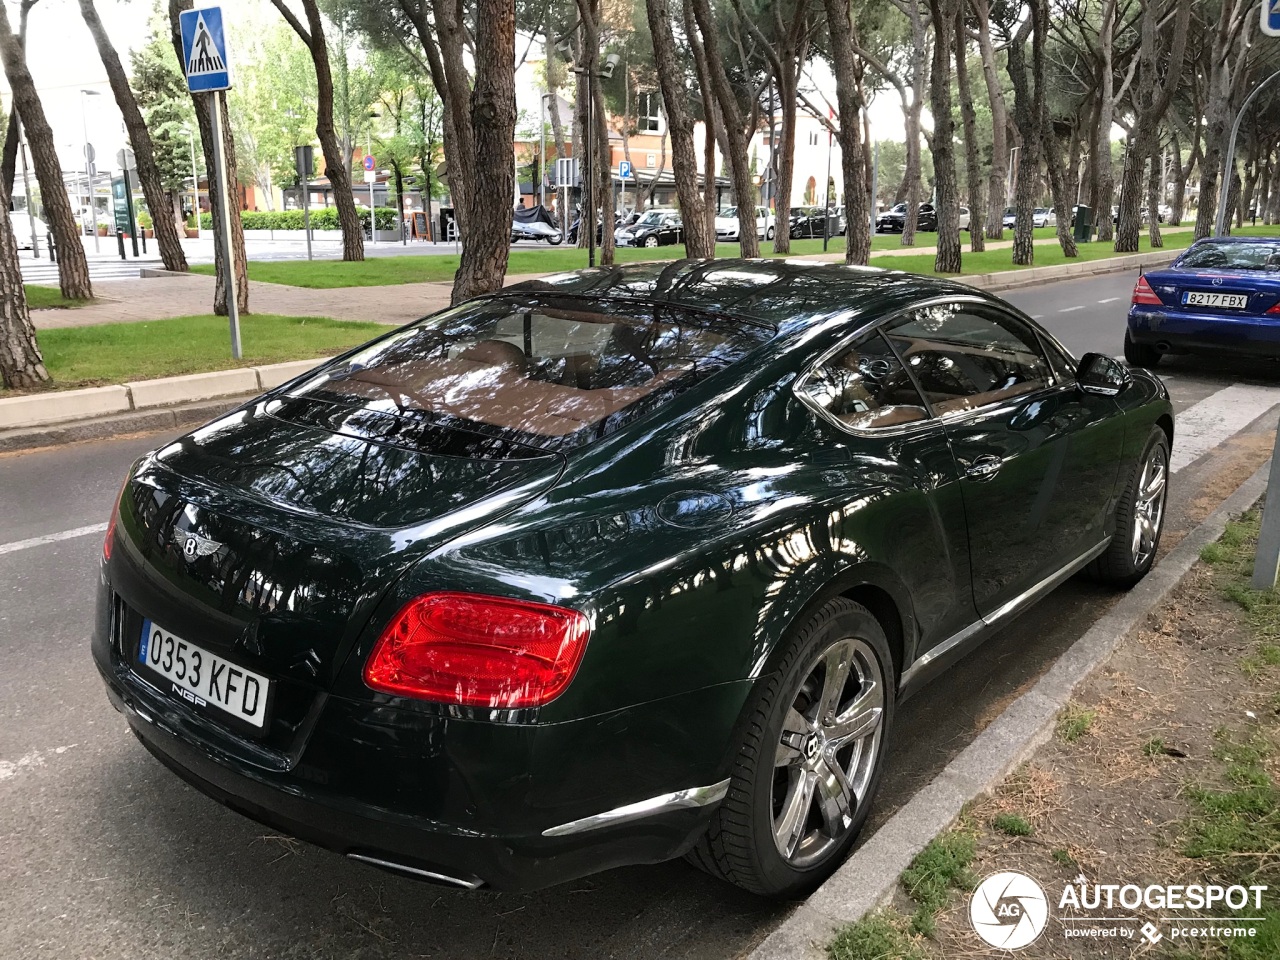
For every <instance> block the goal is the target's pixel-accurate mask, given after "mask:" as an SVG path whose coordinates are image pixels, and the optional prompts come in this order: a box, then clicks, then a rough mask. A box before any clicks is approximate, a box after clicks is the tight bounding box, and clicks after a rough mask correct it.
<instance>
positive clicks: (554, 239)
mask: <svg viewBox="0 0 1280 960" xmlns="http://www.w3.org/2000/svg"><path fill="white" fill-rule="evenodd" d="M563 241H564V237H562V236H560V234H558V233H557V234H553V235H552V236H549V237H547V243H549V244H550V245H551V246H553V247H558V246H560V244H561V243H562V242H563Z"/></svg>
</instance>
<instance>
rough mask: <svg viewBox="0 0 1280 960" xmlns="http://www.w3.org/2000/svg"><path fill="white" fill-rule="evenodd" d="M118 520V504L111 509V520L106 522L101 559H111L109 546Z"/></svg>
mask: <svg viewBox="0 0 1280 960" xmlns="http://www.w3.org/2000/svg"><path fill="white" fill-rule="evenodd" d="M119 519H120V502H119V501H118V500H117V501H116V505H115V506H114V507H112V508H111V519H110V520H108V521H107V535H106V537H105V538H104V539H103V541H102V559H103V560H110V559H111V544H112V542H113V541H114V540H115V538H116V521H117V520H119Z"/></svg>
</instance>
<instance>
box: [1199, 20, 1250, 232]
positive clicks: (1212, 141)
mask: <svg viewBox="0 0 1280 960" xmlns="http://www.w3.org/2000/svg"><path fill="white" fill-rule="evenodd" d="M1236 6H1237V5H1236V4H1231V3H1226V2H1224V3H1222V4H1221V6H1220V9H1219V15H1218V23H1217V25H1216V27H1215V30H1214V38H1213V43H1212V45H1211V49H1210V52H1209V67H1208V74H1209V79H1208V84H1207V86H1208V91H1207V100H1206V104H1205V118H1206V126H1205V134H1204V143H1205V147H1204V153H1203V156H1202V157H1201V160H1200V197H1199V200H1198V207H1197V210H1196V231H1195V235H1196V239H1197V240H1199V239H1201V238H1203V237H1207V236H1209V235H1210V234H1211V233H1213V230H1214V226H1215V223H1214V220H1215V219H1216V217H1217V213H1218V200H1219V199H1220V198H1219V196H1218V192H1219V188H1220V183H1219V180H1220V178H1221V177H1222V176H1223V169H1222V167H1223V157H1222V153H1223V149H1224V148H1225V147H1226V141H1227V135H1228V130H1229V129H1230V126H1231V120H1232V116H1233V113H1234V111H1233V109H1232V103H1233V99H1234V94H1235V93H1236V88H1237V87H1238V86H1239V83H1240V80H1241V79H1242V77H1243V76H1244V75H1245V73H1246V72H1247V68H1248V54H1249V45H1250V39H1251V37H1252V33H1253V23H1254V21H1253V18H1252V17H1250V16H1248V15H1247V9H1246V13H1245V18H1244V22H1243V25H1241V24H1239V23H1237V22H1236V19H1235V15H1236V14H1237V13H1239V11H1238V10H1237V9H1236ZM1233 54H1234V60H1233ZM1233 172H1234V171H1226V175H1227V177H1228V178H1230V176H1231V174H1232V173H1233ZM1230 183H1231V181H1230V179H1229V180H1228V188H1230ZM1231 209H1232V207H1230V206H1228V207H1227V210H1228V212H1230V211H1231ZM1226 226H1227V228H1228V232H1230V226H1231V224H1230V217H1228V218H1226Z"/></svg>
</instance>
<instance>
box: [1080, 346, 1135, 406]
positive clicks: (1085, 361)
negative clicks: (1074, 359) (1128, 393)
mask: <svg viewBox="0 0 1280 960" xmlns="http://www.w3.org/2000/svg"><path fill="white" fill-rule="evenodd" d="M1131 382H1132V378H1131V377H1130V375H1129V371H1128V370H1126V369H1125V368H1124V366H1122V365H1121V364H1120V363H1118V362H1117V361H1116V360H1115V359H1114V358H1112V357H1108V356H1107V355H1106V354H1103V353H1086V354H1085V355H1084V356H1083V357H1081V358H1080V366H1079V367H1077V368H1076V383H1078V384H1079V385H1080V389H1081V390H1083V391H1084V392H1085V393H1093V394H1097V395H1098V396H1100V397H1114V396H1116V395H1117V394H1118V393H1120V391H1121V390H1123V389H1124V388H1125V387H1127V386H1128V385H1129V384H1130V383H1131Z"/></svg>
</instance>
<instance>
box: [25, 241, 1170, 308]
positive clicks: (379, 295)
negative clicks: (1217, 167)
mask: <svg viewBox="0 0 1280 960" xmlns="http://www.w3.org/2000/svg"><path fill="white" fill-rule="evenodd" d="M1191 229H1193V228H1192V227H1170V228H1168V229H1167V230H1165V232H1166V233H1182V232H1186V231H1188V230H1191ZM1035 243H1036V246H1057V244H1058V241H1057V239H1056V238H1054V237H1044V238H1041V239H1038V240H1036V241H1035ZM1012 246H1013V243H1012V241H1007V240H1006V241H990V242H988V243H987V246H986V249H987V250H1002V249H1006V248H1009V247H1012ZM964 252H965V253H968V252H969V244H968V242H967V239H966V242H965V244H964ZM936 253H937V248H936V247H900V248H896V249H892V250H877V251H874V252H873V253H872V255H871V260H872V263H873V265H874V264H875V261H877V260H887V261H889V262H887V263H882V264H880V265H881V266H885V267H892V265H893V264H892V259H893V258H894V257H902V256H934V255H935V254H936ZM795 259H797V260H813V261H817V262H825V263H842V262H843V261H844V251H843V250H836V251H832V252H829V253H814V254H803V255H800V256H797V257H795ZM1088 262H1089V263H1094V264H1097V263H1103V262H1105V261H1088ZM540 276H546V274H540V273H529V274H516V275H512V276H508V277H507V279H506V284H507V285H508V286H510V285H511V284H513V283H519V282H520V281H522V280H532V279H536V278H537V277H540ZM960 279H962V280H969V279H972V278H971V277H967V276H966V277H961V278H960ZM213 284H214V280H213V277H210V276H205V275H203V274H186V275H177V274H166V275H164V276H151V277H140V278H137V279H125V280H111V281H109V282H104V283H100V284H98V285H97V287H96V292H97V294H98V300H97V302H95V303H92V304H89V305H88V306H84V307H75V308H71V309H61V308H53V309H47V310H33V311H31V316H32V319H33V320H34V322H35V325H36V328H37V329H39V330H48V329H53V328H55V327H86V326H92V325H94V324H99V323H128V322H137V321H143V320H162V319H165V318H167V317H183V316H190V315H192V314H203V313H211V312H212V311H213ZM452 291H453V284H452V283H449V282H447V281H439V282H432V283H401V284H389V285H386V286H376V287H332V288H329V289H313V288H310V287H291V286H286V285H284V284H279V283H262V282H260V281H255V280H250V281H249V308H250V311H251V314H252V313H277V314H282V315H284V316H290V317H332V318H333V319H335V320H371V321H374V322H376V323H387V324H392V325H399V324H402V323H408V322H410V321H412V320H417V319H418V318H419V317H423V316H426V315H427V314H429V313H433V312H434V311H436V310H440V309H443V308H444V307H447V306H448V305H449V297H450V294H451V293H452Z"/></svg>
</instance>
